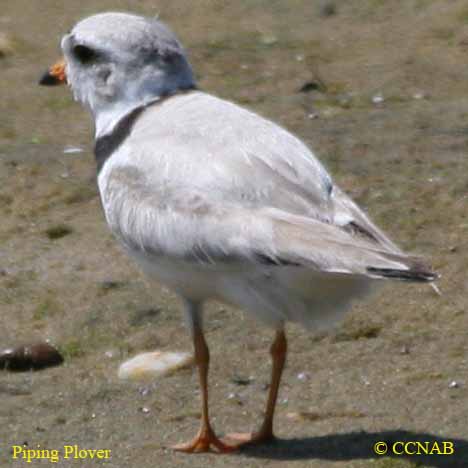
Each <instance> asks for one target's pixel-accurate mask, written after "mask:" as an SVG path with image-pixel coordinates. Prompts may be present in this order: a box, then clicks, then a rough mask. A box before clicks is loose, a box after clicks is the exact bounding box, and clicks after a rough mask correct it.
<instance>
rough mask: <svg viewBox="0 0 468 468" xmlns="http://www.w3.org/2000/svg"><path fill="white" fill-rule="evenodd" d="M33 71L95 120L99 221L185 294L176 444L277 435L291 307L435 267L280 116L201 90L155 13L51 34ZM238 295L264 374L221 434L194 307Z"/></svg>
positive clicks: (317, 307) (101, 17)
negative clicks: (405, 245)
mask: <svg viewBox="0 0 468 468" xmlns="http://www.w3.org/2000/svg"><path fill="white" fill-rule="evenodd" d="M61 46H62V50H63V54H64V59H63V60H61V61H60V62H58V63H57V64H56V65H55V66H53V67H52V68H50V69H49V71H48V72H47V73H46V75H44V77H43V78H42V80H41V83H42V84H50V85H51V84H59V83H64V82H68V84H69V85H70V86H71V89H72V91H73V94H74V96H75V98H76V99H77V100H78V101H80V102H81V103H82V104H83V105H84V106H86V107H87V108H88V109H89V110H90V111H91V114H92V116H93V118H94V123H95V137H96V143H95V155H96V161H97V170H98V185H99V191H100V195H101V199H102V204H103V207H104V212H105V216H106V220H107V223H108V225H109V227H110V229H111V230H112V232H113V233H114V235H115V236H116V237H117V239H118V240H119V241H120V242H121V244H122V245H123V246H124V248H125V249H126V251H127V252H128V254H129V255H130V256H131V257H133V258H134V259H135V260H136V262H137V263H138V264H139V265H140V267H141V268H142V269H143V270H144V272H145V273H146V274H147V275H149V277H151V278H154V279H155V280H157V281H159V282H160V283H163V284H165V285H166V286H168V287H169V288H171V289H172V290H173V291H175V293H177V295H178V296H179V297H180V298H181V299H182V301H183V304H184V310H185V313H186V317H187V321H188V323H189V329H190V331H191V335H192V338H193V343H194V348H195V359H196V362H197V365H198V368H199V375H200V385H201V389H202V421H201V427H200V430H199V432H198V434H197V435H196V437H195V438H194V439H193V440H192V441H190V442H188V443H186V444H180V445H177V446H175V448H176V449H179V450H183V451H187V452H199V451H207V450H209V449H210V448H211V447H215V448H216V449H217V450H219V451H221V452H228V451H231V450H233V449H234V448H237V447H238V446H240V445H242V444H243V443H259V442H263V441H267V440H269V439H272V438H273V413H274V409H275V403H276V399H277V394H278V387H279V383H280V378H281V373H282V370H283V366H284V363H285V357H286V336H285V332H284V325H285V322H287V321H295V322H299V323H301V324H303V325H306V326H309V327H315V328H317V327H323V326H326V325H330V324H333V323H335V322H336V321H337V320H338V319H339V318H340V317H341V316H342V315H343V313H344V311H345V310H346V306H347V305H348V304H349V302H350V300H351V299H353V298H355V297H357V296H360V295H362V294H364V293H365V292H366V291H367V290H368V288H369V287H370V286H372V284H373V283H377V282H378V281H379V280H382V279H395V280H407V281H420V282H431V281H433V280H434V279H435V278H436V274H435V273H433V272H432V271H431V269H430V268H429V267H428V266H426V265H425V263H424V262H423V261H421V260H419V259H418V258H416V257H413V256H411V255H408V254H406V253H404V252H403V251H402V250H400V249H399V248H398V247H397V246H396V245H395V244H394V243H393V242H392V241H390V240H389V239H388V237H387V236H386V235H385V234H384V233H383V232H382V231H381V230H380V229H378V228H377V227H376V226H375V225H374V224H373V223H372V221H370V219H369V218H368V217H367V216H366V215H365V214H364V213H363V212H362V211H361V210H360V209H359V208H358V207H357V205H356V204H355V203H354V202H353V201H352V200H351V199H350V198H349V197H348V196H347V195H345V194H344V193H343V192H342V191H341V190H340V189H339V188H338V186H337V185H336V184H335V183H334V181H333V179H332V178H331V176H330V175H329V174H328V173H327V171H326V170H325V169H324V167H323V166H322V164H321V163H320V162H319V161H318V160H317V159H316V158H315V157H314V155H313V154H312V152H311V151H310V150H309V149H308V148H307V147H306V146H305V145H304V144H303V143H302V142H301V141H300V140H299V139H298V138H296V137H294V136H293V135H291V134H290V133H288V132H287V131H286V130H284V129H283V128H281V127H279V126H278V125H276V124H274V123H272V122H270V121H269V120H266V119H264V118H262V117H260V116H258V115H257V114H255V113H252V112H250V111H248V110H246V109H244V108H242V107H239V106H237V105H235V104H233V103H230V102H227V101H225V100H222V99H219V98H217V97H215V96H212V95H210V94H207V93H205V92H202V91H200V90H198V89H197V87H196V83H195V79H194V76H193V73H192V68H191V66H190V64H189V62H188V60H187V57H186V54H185V52H184V49H183V48H182V46H181V44H180V43H179V41H178V40H177V38H176V36H175V35H174V34H173V33H172V31H171V30H170V29H169V28H168V27H166V26H165V25H164V24H163V23H161V22H160V21H158V20H156V19H152V18H145V17H141V16H136V15H131V14H125V13H103V14H98V15H95V16H91V17H89V18H86V19H84V20H82V21H81V22H79V23H78V24H77V25H76V26H75V27H74V28H73V29H72V31H71V32H70V33H68V34H66V35H65V36H64V37H63V39H62V43H61ZM208 299H217V300H220V301H224V302H226V303H228V304H232V305H235V306H237V307H239V308H241V309H244V310H246V311H247V312H249V313H251V314H253V315H254V316H256V317H257V318H258V319H260V320H262V321H264V322H265V323H267V324H269V325H270V326H271V327H272V328H273V329H274V330H275V333H276V335H275V338H274V341H273V344H272V346H271V355H272V359H273V370H272V381H271V386H270V390H269V396H268V401H267V406H266V413H265V418H264V421H263V424H262V425H261V427H260V429H259V431H258V432H255V433H252V434H237V435H236V436H231V437H228V439H227V440H228V442H227V441H222V440H220V439H219V438H218V437H217V436H216V435H215V433H214V432H213V430H212V428H211V425H210V422H209V418H208V385H207V374H208V363H209V351H208V347H207V345H206V342H205V339H204V336H203V325H202V308H203V304H204V303H205V301H207V300H208Z"/></svg>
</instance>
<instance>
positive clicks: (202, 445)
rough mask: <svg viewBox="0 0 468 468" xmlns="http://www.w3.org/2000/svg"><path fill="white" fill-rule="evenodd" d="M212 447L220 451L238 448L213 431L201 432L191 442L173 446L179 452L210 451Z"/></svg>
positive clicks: (227, 451)
mask: <svg viewBox="0 0 468 468" xmlns="http://www.w3.org/2000/svg"><path fill="white" fill-rule="evenodd" d="M211 447H214V448H216V451H217V452H219V453H231V452H234V451H235V450H237V447H236V446H235V445H228V444H225V443H224V442H222V441H221V440H220V439H218V437H216V435H215V433H214V432H213V431H203V432H199V433H198V435H197V436H196V437H195V438H194V439H193V440H191V441H190V442H186V443H182V444H176V445H173V446H172V447H171V448H172V449H173V450H176V451H178V452H185V453H203V452H210V451H211Z"/></svg>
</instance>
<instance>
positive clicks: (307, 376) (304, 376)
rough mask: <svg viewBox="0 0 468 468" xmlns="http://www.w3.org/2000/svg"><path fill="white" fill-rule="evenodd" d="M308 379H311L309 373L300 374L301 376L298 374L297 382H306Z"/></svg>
mask: <svg viewBox="0 0 468 468" xmlns="http://www.w3.org/2000/svg"><path fill="white" fill-rule="evenodd" d="M308 378H309V374H308V373H307V372H299V374H297V380H301V381H304V380H308Z"/></svg>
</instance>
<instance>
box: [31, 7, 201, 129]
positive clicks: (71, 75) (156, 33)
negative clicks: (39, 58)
mask: <svg viewBox="0 0 468 468" xmlns="http://www.w3.org/2000/svg"><path fill="white" fill-rule="evenodd" d="M61 48H62V52H63V59H61V60H60V61H59V62H57V63H56V64H55V65H54V66H52V67H51V68H50V69H49V70H48V71H47V73H46V74H45V75H44V76H43V77H42V79H41V81H40V84H43V85H56V84H61V83H65V82H68V84H69V85H70V87H71V89H72V91H73V95H74V97H75V99H76V100H78V101H80V102H81V103H82V104H83V105H84V106H85V107H87V108H88V109H89V110H90V111H91V113H92V115H93V117H94V120H95V125H96V134H97V135H102V134H105V133H107V132H109V131H111V130H112V128H113V126H114V125H115V124H116V123H117V122H118V121H119V120H120V119H121V118H122V117H123V116H125V115H126V114H127V113H129V112H131V111H132V110H133V109H135V108H136V107H139V106H141V105H145V104H147V103H149V102H152V101H154V100H157V99H159V98H161V97H164V96H167V95H171V94H174V93H176V92H178V91H180V90H185V89H191V88H193V87H194V86H195V81H194V77H193V73H192V69H191V66H190V64H189V62H188V60H187V58H186V55H185V51H184V49H183V48H182V46H181V44H180V42H179V41H178V39H177V37H176V36H175V34H174V33H173V32H172V31H171V30H170V29H169V28H168V27H167V26H166V25H164V24H163V23H162V22H161V21H158V20H157V19H154V18H145V17H142V16H137V15H132V14H126V13H101V14H97V15H94V16H91V17H89V18H86V19H84V20H82V21H80V22H79V23H78V24H76V26H75V27H74V28H73V29H72V30H71V31H70V32H69V33H67V34H66V35H65V36H64V37H63V38H62V42H61Z"/></svg>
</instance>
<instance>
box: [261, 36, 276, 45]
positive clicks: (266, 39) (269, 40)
mask: <svg viewBox="0 0 468 468" xmlns="http://www.w3.org/2000/svg"><path fill="white" fill-rule="evenodd" d="M260 42H261V43H262V44H264V45H267V46H270V45H273V44H276V43H277V42H278V38H277V37H276V36H275V35H274V34H263V35H262V37H261V38H260Z"/></svg>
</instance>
